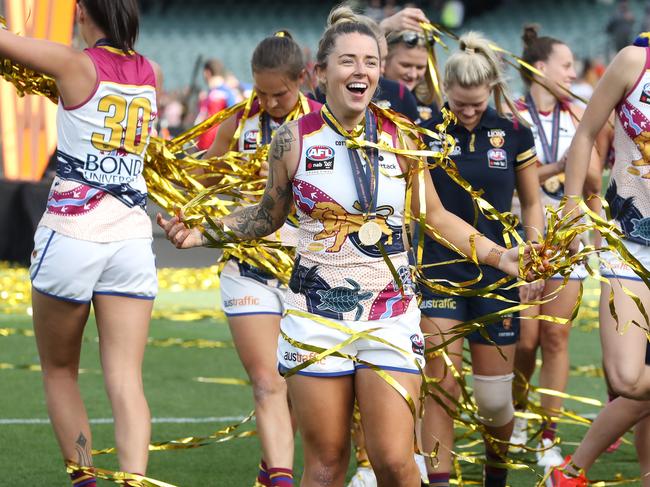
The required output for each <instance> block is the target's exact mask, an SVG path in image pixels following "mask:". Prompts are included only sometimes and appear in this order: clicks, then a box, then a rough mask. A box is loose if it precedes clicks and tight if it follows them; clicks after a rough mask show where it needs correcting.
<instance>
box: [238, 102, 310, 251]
mask: <svg viewBox="0 0 650 487" xmlns="http://www.w3.org/2000/svg"><path fill="white" fill-rule="evenodd" d="M307 103H308V106H309V109H310V110H311V111H314V110H319V109H320V106H321V104H320V103H318V102H316V101H314V100H311V99H308V100H307ZM262 113H263V112H262V108H261V106H260V102H259V100H255V101H254V102H253V104H252V106H251V109H250V112H249V113H248V117H247V118H246V120H244V121H243V123H241V117H242V116H243V110H242V111H240V112H239V113H237V125H238V126H239V125H240V123H241V125H242V130H241V135H240V137H239V140H238V146H237V149H238V150H239V152H243V153H246V154H252V153H254V152H255V151H256V150H257V148H258V147H259V146H260V144H263V143H264V144H270V143H271V141H270V140H267V141H263V140H262V137H263V135H262V132H263V128H262V120H261V118H262ZM268 120H269V129H270V132H271V134H274V133H275V131H276V130H277V129H278V128H279V127H280V125H282V123H283V121H277V120H274V119H273V118H272V117H269V119H268ZM271 134H269V136H270V135H271ZM266 240H273V241H276V240H277V241H281V242H282V243H283V244H284V245H287V246H289V247H295V246H296V243H297V241H298V235H297V232H296V227H295V226H294V225H291V224H290V223H289V221H287V223H285V224H284V225H282V227H281V228H280V229H279V230H278V231H277V232H275V233H274V234H273V235H269V236H268V237H266Z"/></svg>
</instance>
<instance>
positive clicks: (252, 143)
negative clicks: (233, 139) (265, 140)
mask: <svg viewBox="0 0 650 487" xmlns="http://www.w3.org/2000/svg"><path fill="white" fill-rule="evenodd" d="M258 133H259V130H249V131H247V132H246V133H245V134H244V150H255V149H257V134H258Z"/></svg>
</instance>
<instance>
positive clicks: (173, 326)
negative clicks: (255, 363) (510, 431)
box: [0, 283, 638, 487]
mask: <svg viewBox="0 0 650 487" xmlns="http://www.w3.org/2000/svg"><path fill="white" fill-rule="evenodd" d="M591 286H592V287H593V286H594V284H593V283H592V284H591ZM216 302H217V296H216V292H213V291H197V292H184V293H171V292H166V293H162V295H161V297H160V299H159V300H158V302H157V304H156V306H157V309H158V310H161V309H162V310H164V309H166V308H169V307H170V306H171V305H172V304H174V303H176V304H182V305H183V306H184V307H192V306H195V307H197V308H208V307H210V306H213V303H216ZM589 302H590V303H592V304H593V293H592V297H591V298H590V301H589ZM584 316H588V317H587V318H584ZM586 320H590V321H589V322H587V321H586ZM593 320H594V318H593V312H591V313H585V314H583V319H582V321H581V322H580V323H579V324H578V325H579V326H577V328H576V329H575V330H574V332H573V334H572V336H571V354H572V365H573V366H574V367H578V366H589V365H595V366H599V364H600V360H601V354H600V346H599V342H598V336H597V332H595V331H585V330H588V329H589V328H591V326H589V325H593V324H594V323H593ZM585 325H587V326H585ZM0 328H14V329H19V330H30V329H31V321H30V318H29V316H27V315H16V314H13V315H1V314H0ZM150 335H151V337H153V338H157V339H166V338H180V339H199V338H203V339H210V340H224V341H227V340H229V339H230V336H229V332H228V328H227V326H226V324H225V322H224V321H223V320H221V319H220V320H215V319H201V320H195V321H190V322H179V321H171V320H169V319H165V318H161V319H155V320H154V321H153V322H152V325H151V333H150ZM86 337H87V338H88V342H87V343H85V347H84V349H83V354H82V360H81V364H82V367H83V368H84V369H86V370H87V371H86V372H85V373H84V374H82V375H81V377H80V383H81V388H82V393H83V396H84V398H85V401H86V405H87V408H88V413H89V416H90V417H91V418H109V417H110V415H111V413H110V407H109V404H108V402H107V399H106V396H105V393H104V389H103V384H102V378H101V374H100V370H99V359H98V345H97V343H96V341H94V340H93V338H95V337H96V330H95V326H94V322H92V320H91V322H90V323H89V326H88V327H87V330H86ZM0 362H1V363H3V364H12V365H15V366H19V367H21V366H26V365H30V364H38V356H37V353H36V347H35V344H34V339H33V337H30V336H25V335H24V334H20V333H16V334H12V335H9V336H2V335H1V334H0ZM3 367H4V368H3ZM7 367H8V366H7V365H4V366H0V445H1V448H2V455H0V485H1V486H4V485H6V486H9V485H18V484H24V485H27V484H29V485H43V486H48V487H49V486H66V485H68V483H67V476H66V474H65V472H64V469H63V466H62V461H61V459H60V456H59V452H58V448H57V445H56V442H55V439H54V436H53V434H52V431H51V428H50V426H49V425H48V424H22V423H21V424H15V423H13V424H12V423H10V422H9V421H7V420H9V419H21V420H32V419H41V420H42V419H44V418H47V413H46V410H45V404H44V396H43V390H42V387H41V378H40V374H39V373H38V372H34V371H31V370H28V369H26V368H14V369H10V368H7ZM587 375H588V374H587ZM587 375H585V374H574V375H572V377H571V378H570V384H569V391H568V392H569V393H571V394H576V395H580V396H589V397H593V398H597V399H600V400H604V399H605V389H604V385H603V379H602V378H598V377H589V376H587ZM197 377H211V378H214V377H221V378H239V379H245V374H244V371H243V369H242V368H241V366H240V364H239V362H238V359H237V356H236V353H235V351H234V350H233V349H232V348H218V349H209V348H205V349H201V348H182V347H179V346H171V347H159V346H150V347H149V348H148V350H147V353H146V360H145V367H144V381H145V387H146V392H147V397H148V400H149V405H150V407H151V412H152V416H153V417H155V418H226V419H225V420H222V421H217V420H214V421H211V422H203V423H197V422H194V423H190V422H186V423H183V422H180V423H169V422H159V423H154V425H153V441H154V442H157V441H164V440H172V439H177V438H183V437H188V436H208V435H210V434H211V433H213V432H215V431H217V430H219V429H221V428H223V427H225V426H227V425H228V424H233V423H236V422H237V421H236V420H234V419H231V418H233V417H241V416H245V415H247V414H248V413H249V412H250V410H251V409H252V398H251V394H250V389H249V388H248V387H247V386H242V385H224V384H211V383H203V382H199V381H197V380H196V378H197ZM566 407H567V408H569V409H572V410H575V411H578V412H580V413H587V414H593V413H597V411H598V408H596V407H594V406H588V405H585V404H581V403H579V402H576V401H567V402H566ZM228 418H230V419H228ZM245 428H249V429H250V428H254V423H251V424H250V425H245ZM92 429H93V445H94V447H95V448H98V449H99V448H106V447H109V446H112V445H113V439H112V425H111V424H93V427H92ZM584 432H585V427H584V426H580V425H571V424H563V425H561V432H560V434H561V437H562V439H563V444H564V451H565V452H569V451H571V450H572V449H573V448H574V447H575V445H576V444H577V443H578V442H579V441H580V438H581V437H582V435H583V434H584ZM630 438H631V437H630ZM298 445H299V444H298ZM477 450H478V446H472V447H470V448H468V449H463V450H460V451H463V452H464V453H467V452H476V451H477ZM517 458H519V459H520V460H521V461H522V462H524V463H526V464H528V465H531V466H532V464H533V455H523V456H519V457H517ZM258 459H259V451H258V445H257V440H256V439H255V437H252V438H237V439H233V440H230V441H226V442H222V443H218V444H210V445H207V446H203V447H200V448H195V449H191V450H180V451H161V452H152V453H151V456H150V463H149V472H148V475H149V476H150V477H152V478H155V479H159V480H162V481H165V482H168V483H171V484H174V485H176V486H178V487H193V486H246V487H249V486H250V485H252V483H253V479H254V476H255V474H256V466H257V462H258ZM95 460H96V465H97V466H99V467H103V468H108V469H112V470H114V469H116V468H117V462H116V457H115V456H114V455H103V456H98V457H96V459H95ZM301 465H302V458H301V454H300V448H299V446H298V449H297V454H296V465H295V469H296V472H297V473H298V476H299V473H300V471H301ZM537 473H538V474H539V473H541V472H540V471H539V470H537ZM463 474H464V475H463V477H464V479H465V480H468V479H469V482H467V483H466V485H471V484H474V485H475V484H476V483H475V482H471V480H477V479H478V478H479V468H478V467H476V466H472V465H468V464H463ZM619 474H621V475H622V476H623V477H636V476H638V464H637V461H636V458H635V453H634V449H633V447H632V446H631V445H630V444H624V445H623V446H622V447H621V448H620V449H619V451H618V452H616V453H613V454H607V455H604V456H603V457H602V458H601V459H600V460H599V462H598V463H597V464H596V466H595V467H594V468H593V469H592V471H591V472H590V477H591V478H593V479H615V478H616V476H617V475H619ZM509 479H510V481H509V484H510V485H511V486H533V485H536V483H537V481H538V480H539V477H538V476H537V475H535V473H533V472H532V471H531V470H524V471H515V472H512V473H511V475H510V477H509ZM100 484H102V482H100ZM103 485H109V483H108V482H104V483H103Z"/></svg>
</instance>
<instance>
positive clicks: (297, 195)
mask: <svg viewBox="0 0 650 487" xmlns="http://www.w3.org/2000/svg"><path fill="white" fill-rule="evenodd" d="M377 126H378V140H379V142H380V143H386V144H388V145H390V146H392V147H395V145H396V137H397V135H396V127H395V125H394V124H393V123H392V122H391V121H390V120H388V119H384V118H382V117H379V118H378V120H377ZM298 127H299V132H300V141H301V149H300V154H301V156H300V162H299V164H298V167H297V170H296V173H295V175H294V177H293V181H292V185H293V194H294V203H295V205H296V209H297V215H298V219H299V228H298V248H297V257H296V262H295V265H294V270H293V274H292V276H291V281H290V283H289V291H288V292H287V298H286V302H287V304H288V305H289V306H291V307H294V308H298V309H301V310H304V311H307V312H309V313H312V314H316V315H321V316H325V317H329V318H334V319H337V320H363V321H372V320H379V319H385V318H391V317H394V316H398V315H401V314H403V313H405V312H406V311H407V310H409V308H410V307H411V306H412V308H413V309H414V310H415V309H417V306H416V305H415V300H414V299H413V298H414V297H415V289H414V286H413V282H412V278H411V272H410V269H409V262H408V257H407V254H406V252H405V248H404V242H403V215H404V200H405V191H406V182H405V180H404V178H402V177H400V176H401V175H402V170H401V169H400V166H399V163H398V161H397V158H396V157H395V155H394V154H392V153H390V152H385V151H379V167H380V171H379V172H380V174H379V191H378V198H377V218H376V220H375V221H376V222H377V223H378V224H379V225H380V227H381V229H382V238H381V242H383V244H384V247H385V249H386V252H387V254H388V255H389V258H390V261H391V262H392V264H393V266H394V269H395V270H396V272H397V274H398V275H399V278H400V279H399V280H400V281H401V283H402V284H403V291H400V289H399V284H400V283H399V282H396V280H395V279H393V275H392V274H391V271H390V269H389V267H388V265H387V264H386V263H385V262H384V259H383V258H382V256H381V254H380V252H379V249H378V247H377V246H376V245H374V246H364V245H363V244H361V242H360V240H359V235H358V230H359V228H360V226H361V225H362V224H363V223H364V215H363V214H362V212H361V211H360V209H358V208H359V206H358V205H359V203H358V196H357V189H356V186H355V183H354V179H353V172H352V169H351V165H350V157H349V154H348V149H347V147H346V141H345V138H344V137H343V136H342V135H340V134H339V133H337V132H336V131H334V130H333V129H332V128H330V127H329V126H328V125H327V124H326V123H325V121H324V120H323V118H322V114H321V112H320V111H318V112H312V113H310V114H309V115H306V116H304V117H302V118H300V119H299V121H298ZM362 160H364V159H363V158H362Z"/></svg>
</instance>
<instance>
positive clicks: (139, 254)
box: [0, 0, 157, 487]
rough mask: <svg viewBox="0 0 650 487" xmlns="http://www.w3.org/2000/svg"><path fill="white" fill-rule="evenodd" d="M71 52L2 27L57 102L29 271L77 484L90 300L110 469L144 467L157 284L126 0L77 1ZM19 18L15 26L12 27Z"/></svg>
mask: <svg viewBox="0 0 650 487" xmlns="http://www.w3.org/2000/svg"><path fill="white" fill-rule="evenodd" d="M75 17H76V23H77V27H78V32H79V34H80V37H81V38H82V39H83V40H84V42H85V43H86V45H87V46H89V49H86V50H85V51H83V52H81V51H78V50H76V49H73V48H71V47H69V46H64V45H61V44H56V43H53V42H49V41H43V40H37V39H29V38H25V37H21V36H17V35H14V34H12V33H10V32H5V31H1V30H0V58H6V59H11V60H13V61H15V62H17V63H20V64H23V65H25V66H27V67H29V68H31V69H34V70H35V71H37V72H42V73H45V74H47V75H49V76H51V77H52V78H53V79H54V80H55V82H56V85H57V88H58V91H59V96H60V102H59V108H58V115H57V130H58V134H57V135H58V150H57V154H56V155H57V173H56V178H55V179H54V182H53V184H52V188H51V191H50V194H49V197H48V201H47V209H46V211H45V214H44V216H43V218H42V220H41V222H40V224H39V226H38V228H37V230H36V235H35V237H34V241H35V246H34V251H33V253H32V265H31V268H30V277H31V280H32V290H33V292H32V305H33V312H34V313H33V317H34V331H35V336H36V342H37V345H38V352H39V357H40V364H41V367H42V369H43V383H44V386H45V395H46V403H47V408H48V413H49V417H50V419H51V421H52V426H53V429H54V432H55V434H56V437H57V440H58V443H59V446H60V448H61V453H62V456H63V458H64V459H65V460H66V462H67V463H68V464H70V465H72V467H73V468H72V469H71V471H72V473H71V480H72V484H73V485H75V486H82V485H83V486H84V487H94V486H95V478H94V476H93V474H92V470H89V469H86V470H82V469H79V468H78V467H79V466H81V467H90V466H92V441H91V435H90V426H89V424H88V417H87V414H86V410H85V407H84V404H83V401H82V399H81V394H80V391H79V386H78V383H77V377H78V368H79V357H80V350H81V341H82V337H83V329H84V327H85V325H86V320H87V318H88V314H89V312H90V302H91V301H92V305H93V309H94V312H95V319H96V322H97V328H98V331H99V336H100V342H99V346H100V351H101V357H102V368H103V370H104V372H105V374H104V381H105V385H106V391H107V393H108V397H109V400H110V402H111V408H112V411H113V416H114V419H115V444H116V445H117V454H118V461H119V469H120V470H121V471H124V472H128V473H133V474H140V475H144V474H145V473H146V468H147V455H148V445H149V441H150V437H151V428H150V419H149V418H150V413H149V408H148V406H147V401H146V399H145V396H144V388H143V381H142V361H143V356H144V350H145V346H146V343H147V336H148V328H149V320H150V318H151V310H152V306H153V302H152V301H153V299H154V296H155V294H156V291H157V279H156V267H155V261H154V255H153V251H152V249H151V240H152V232H151V223H150V220H149V218H148V217H147V214H146V212H145V211H144V210H145V206H146V197H147V191H146V185H145V182H144V179H143V177H142V170H143V161H144V154H145V151H146V149H147V144H148V143H149V138H150V133H151V128H152V124H153V121H154V120H155V118H156V112H157V108H156V75H155V72H154V68H153V66H152V64H150V63H149V61H147V60H146V59H145V58H144V57H142V56H140V55H139V54H137V53H135V52H134V51H133V46H134V44H135V40H136V37H137V33H138V25H139V13H138V6H137V1H136V0H78V1H77V2H76V10H75ZM14 27H18V28H20V26H14Z"/></svg>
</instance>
